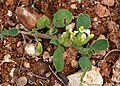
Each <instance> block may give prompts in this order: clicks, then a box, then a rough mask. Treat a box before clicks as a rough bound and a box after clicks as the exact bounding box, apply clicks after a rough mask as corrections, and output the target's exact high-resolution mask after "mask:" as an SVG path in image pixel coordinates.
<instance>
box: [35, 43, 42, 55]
mask: <svg viewBox="0 0 120 86" xmlns="http://www.w3.org/2000/svg"><path fill="white" fill-rule="evenodd" d="M36 51H37V56H39V55H40V54H41V53H42V51H43V47H42V44H41V43H40V42H38V45H37V47H36Z"/></svg>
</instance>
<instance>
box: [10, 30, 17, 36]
mask: <svg viewBox="0 0 120 86" xmlns="http://www.w3.org/2000/svg"><path fill="white" fill-rule="evenodd" d="M8 33H9V35H10V36H17V35H18V29H16V28H12V29H10V30H8Z"/></svg>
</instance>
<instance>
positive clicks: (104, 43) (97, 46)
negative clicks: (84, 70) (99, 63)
mask: <svg viewBox="0 0 120 86" xmlns="http://www.w3.org/2000/svg"><path fill="white" fill-rule="evenodd" d="M108 47H109V43H108V40H106V39H99V40H96V41H95V42H94V43H93V44H92V49H94V50H106V49H107V48H108Z"/></svg>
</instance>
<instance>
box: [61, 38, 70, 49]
mask: <svg viewBox="0 0 120 86" xmlns="http://www.w3.org/2000/svg"><path fill="white" fill-rule="evenodd" d="M62 45H63V46H65V47H69V46H71V45H72V41H71V40H70V39H65V40H64V42H63V44H62Z"/></svg>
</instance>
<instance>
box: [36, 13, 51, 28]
mask: <svg viewBox="0 0 120 86" xmlns="http://www.w3.org/2000/svg"><path fill="white" fill-rule="evenodd" d="M49 24H50V19H49V18H48V17H47V16H45V15H43V16H42V17H41V18H40V19H39V20H38V21H37V29H43V28H45V27H47V26H48V25H49Z"/></svg>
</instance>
